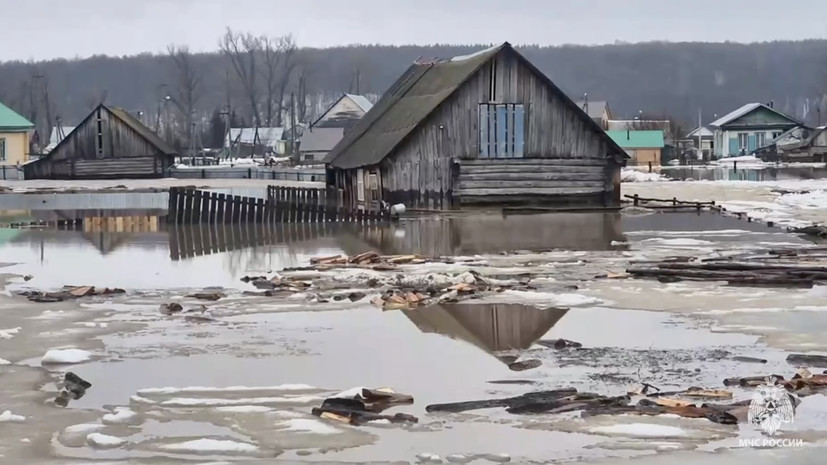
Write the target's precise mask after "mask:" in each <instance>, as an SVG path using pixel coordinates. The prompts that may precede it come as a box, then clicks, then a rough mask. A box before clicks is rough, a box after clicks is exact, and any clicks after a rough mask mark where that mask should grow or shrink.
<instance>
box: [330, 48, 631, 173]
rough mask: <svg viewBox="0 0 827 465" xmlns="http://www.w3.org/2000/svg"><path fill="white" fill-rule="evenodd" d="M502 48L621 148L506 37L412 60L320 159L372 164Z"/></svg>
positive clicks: (335, 163)
mask: <svg viewBox="0 0 827 465" xmlns="http://www.w3.org/2000/svg"><path fill="white" fill-rule="evenodd" d="M504 50H508V51H509V52H511V53H513V54H514V55H515V56H516V57H517V58H518V59H519V60H520V61H521V62H522V63H523V64H525V65H526V66H528V67H529V68H530V69H531V70H532V72H534V73H535V74H537V75H538V76H539V77H541V78H542V80H543V81H544V82H545V83H546V85H547V86H548V87H549V88H550V89H551V90H552V92H554V93H555V94H556V95H557V96H558V97H560V98H561V99H562V101H563V102H564V104H565V105H568V106H569V107H570V108H571V109H573V110H574V111H576V113H577V115H578V116H579V117H580V118H581V119H582V120H583V121H584V122H585V123H586V124H588V125H590V126H591V127H592V128H593V130H594V131H595V132H596V133H597V134H598V136H602V137H605V138H606V140H607V142H608V144H609V147H611V148H613V149H614V151H615V152H616V153H617V154H618V156H622V157H626V155H625V152H624V151H623V149H621V148H620V147H619V146H618V145H617V144H615V142H614V141H612V140H611V139H610V138H609V137H608V136H607V135H606V134H605V132H603V129H601V128H600V126H599V125H598V124H597V123H595V122H594V121H593V120H592V119H591V118H590V117H589V116H588V115H587V114H586V113H585V112H584V111H583V110H582V108H580V107H578V106H577V104H576V103H574V101H572V100H571V99H570V98H569V97H568V96H567V95H566V94H565V93H564V92H563V91H562V90H560V88H558V87H557V86H556V85H555V84H554V83H553V82H552V81H551V79H549V78H548V77H547V76H546V75H545V74H543V73H542V72H541V71H540V70H539V69H537V67H535V66H534V65H533V64H532V63H531V62H529V61H528V60H527V59H526V58H525V57H523V56H522V55H521V54H519V53H518V52H517V51H516V50H514V48H513V47H512V46H511V44H509V43H508V42H505V43H503V44H502V45H499V46H496V47H492V48H489V49H485V50H482V51H479V52H477V53H473V54H471V55H466V56H462V57H455V58H453V59H452V60H450V61H442V62H421V61H420V62H415V63H414V64H413V65H411V66H410V67H409V68H408V69H407V70H406V71H405V72H404V73H403V74H402V76H400V77H399V79H398V80H397V81H396V82H395V83H394V84H393V85H392V86H391V87H390V89H388V91H387V92H385V94H384V95H382V98H381V99H380V100H379V102H377V103H376V104H375V105H374V106H373V108H372V109H371V110H370V111H369V112H368V113H367V114H366V115H365V116H364V117H363V118H362V119H361V120H360V121H359V122H358V123H357V124H356V125H355V126H354V127H353V128H352V129H351V130H350V131H348V132H347V134H346V135H345V137H344V138H343V139H342V140H341V141H339V143H338V144H336V147H334V148H333V150H331V151H330V153H329V154H328V155H327V157H325V160H324V161H325V163H328V164H330V165H331V166H332V167H334V168H340V169H351V168H358V167H362V166H370V165H375V164H377V163H379V162H381V161H382V160H383V159H384V158H385V157H386V156H388V155H389V154H391V153H392V152H393V150H394V149H395V148H396V147H397V146H398V145H399V144H400V143H402V141H404V140H405V139H406V138H407V137H408V136H409V135H410V134H411V133H412V132H413V131H414V129H416V128H417V127H418V126H419V124H420V123H422V122H423V121H424V120H425V119H426V118H428V116H430V115H431V113H433V112H434V111H435V110H436V109H437V107H439V105H440V104H442V102H444V101H445V100H447V99H448V98H449V97H450V96H451V95H453V94H454V92H455V91H456V90H457V89H459V88H460V87H461V86H462V85H463V84H465V82H466V81H467V80H468V79H470V78H471V77H472V76H473V75H474V74H475V73H476V72H477V71H479V69H480V68H482V66H484V65H485V64H487V63H489V62H490V61H491V60H492V59H493V58H494V57H495V56H497V54H499V53H500V52H502V51H504Z"/></svg>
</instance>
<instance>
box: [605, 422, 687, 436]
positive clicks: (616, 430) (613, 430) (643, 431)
mask: <svg viewBox="0 0 827 465" xmlns="http://www.w3.org/2000/svg"><path fill="white" fill-rule="evenodd" d="M589 432H591V433H595V434H606V435H610V436H614V435H617V436H633V437H640V438H664V437H669V438H674V437H686V436H689V433H688V432H687V431H686V430H684V429H681V428H676V427H674V426H663V425H654V424H650V423H629V424H624V425H610V426H595V427H593V428H591V429H589Z"/></svg>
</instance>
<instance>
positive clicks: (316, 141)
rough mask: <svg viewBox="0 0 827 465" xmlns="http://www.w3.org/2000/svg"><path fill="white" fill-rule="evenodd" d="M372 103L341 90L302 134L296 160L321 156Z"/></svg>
mask: <svg viewBox="0 0 827 465" xmlns="http://www.w3.org/2000/svg"><path fill="white" fill-rule="evenodd" d="M372 107H373V104H372V103H370V101H369V100H368V99H367V98H366V97H364V96H361V95H354V94H344V95H342V97H341V98H339V100H337V101H336V102H335V103H333V105H331V106H330V108H328V109H327V110H326V111H325V112H324V113H322V115H321V116H319V118H317V119H316V121H314V122H313V123H312V124H311V125H310V127H309V128H308V129H307V130H306V131H304V133H303V134H302V140H301V145H300V146H299V152H300V157H299V162H300V163H318V162H321V161H322V160H324V158H325V157H326V156H327V154H328V153H329V152H330V151H331V150H333V147H335V146H336V144H338V143H339V141H340V140H342V138H343V137H344V135H345V131H346V130H348V129H349V128H351V127H353V125H355V124H356V123H357V122H358V121H359V120H360V119H362V117H363V116H365V115H366V114H367V112H368V111H370V109H371V108H372Z"/></svg>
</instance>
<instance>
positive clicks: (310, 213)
mask: <svg viewBox="0 0 827 465" xmlns="http://www.w3.org/2000/svg"><path fill="white" fill-rule="evenodd" d="M389 218H390V213H389V212H387V211H381V212H380V211H376V210H364V209H355V208H350V207H349V206H348V204H347V203H346V202H345V201H344V199H343V198H342V196H341V195H340V193H339V192H338V191H337V190H336V189H335V188H327V189H315V188H300V187H275V186H269V187H268V188H267V198H266V199H261V198H254V197H245V196H239V195H230V194H220V193H216V192H208V191H202V190H198V189H192V188H180V187H173V188H170V190H169V213H168V215H167V222H168V223H170V224H239V223H317V222H344V221H347V222H359V223H367V222H376V221H385V220H387V219H389Z"/></svg>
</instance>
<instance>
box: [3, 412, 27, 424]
mask: <svg viewBox="0 0 827 465" xmlns="http://www.w3.org/2000/svg"><path fill="white" fill-rule="evenodd" d="M24 421H26V417H24V416H23V415H15V414H13V413H11V410H6V411H5V412H3V413H0V423H23V422H24Z"/></svg>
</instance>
